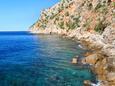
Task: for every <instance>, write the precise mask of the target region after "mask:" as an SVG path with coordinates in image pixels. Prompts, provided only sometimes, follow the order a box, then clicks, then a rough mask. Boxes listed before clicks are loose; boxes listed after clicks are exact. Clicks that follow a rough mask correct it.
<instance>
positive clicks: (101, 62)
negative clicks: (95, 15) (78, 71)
mask: <svg viewBox="0 0 115 86" xmlns="http://www.w3.org/2000/svg"><path fill="white" fill-rule="evenodd" d="M105 31H106V30H105ZM30 32H31V33H34V34H53V33H55V34H58V35H61V36H65V37H68V38H70V39H74V40H75V41H79V42H80V43H81V44H83V45H84V46H85V47H87V48H88V49H90V50H92V51H93V53H90V54H89V55H87V56H86V57H85V58H84V59H83V60H82V63H83V64H86V63H88V64H91V65H93V67H92V68H91V69H92V71H93V72H94V73H95V74H96V75H97V78H98V80H99V82H98V84H99V86H112V85H114V84H115V82H114V78H115V77H114V74H115V73H114V70H113V71H111V72H110V71H108V68H109V67H110V63H108V60H109V58H110V57H111V56H114V54H115V53H114V52H115V48H112V50H111V49H110V48H109V50H108V48H107V47H109V46H110V45H109V44H106V43H105V42H104V41H105V40H104V39H103V36H102V35H99V34H97V33H95V34H94V33H90V32H87V31H83V30H82V29H81V28H78V29H76V30H70V31H67V30H62V29H48V28H47V29H44V30H42V29H39V30H37V31H30ZM112 66H113V67H114V65H112ZM111 74H112V75H113V76H111V77H110V75H111Z"/></svg>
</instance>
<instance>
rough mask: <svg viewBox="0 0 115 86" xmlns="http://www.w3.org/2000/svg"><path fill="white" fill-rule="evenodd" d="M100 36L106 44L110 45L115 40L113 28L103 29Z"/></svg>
mask: <svg viewBox="0 0 115 86" xmlns="http://www.w3.org/2000/svg"><path fill="white" fill-rule="evenodd" d="M102 36H103V38H104V39H105V42H106V43H112V42H113V41H114V40H115V27H112V26H108V27H107V28H105V30H104V32H103V34H102Z"/></svg>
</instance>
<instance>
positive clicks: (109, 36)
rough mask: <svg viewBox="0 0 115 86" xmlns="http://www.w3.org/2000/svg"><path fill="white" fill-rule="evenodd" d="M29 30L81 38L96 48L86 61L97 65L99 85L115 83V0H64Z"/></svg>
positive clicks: (43, 12) (112, 84) (109, 85)
mask: <svg viewBox="0 0 115 86" xmlns="http://www.w3.org/2000/svg"><path fill="white" fill-rule="evenodd" d="M30 31H31V32H33V33H44V34H51V33H57V34H61V35H65V36H68V37H71V38H76V39H77V40H80V41H81V42H82V43H84V44H85V45H86V46H88V48H90V49H93V50H94V52H93V54H91V55H88V56H87V57H86V58H85V59H83V63H89V64H92V65H93V66H94V67H93V69H92V70H94V71H95V73H96V74H97V77H98V79H99V80H100V81H101V84H100V86H115V0H61V1H60V2H58V3H57V4H55V5H54V6H53V7H51V8H48V9H45V10H43V11H42V13H41V16H40V18H39V20H38V21H37V22H36V23H35V24H33V25H32V26H31V27H30Z"/></svg>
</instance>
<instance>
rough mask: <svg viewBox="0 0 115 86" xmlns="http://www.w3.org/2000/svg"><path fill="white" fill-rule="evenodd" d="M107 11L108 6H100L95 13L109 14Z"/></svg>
mask: <svg viewBox="0 0 115 86" xmlns="http://www.w3.org/2000/svg"><path fill="white" fill-rule="evenodd" d="M107 9H108V7H107V6H106V5H101V4H98V5H97V7H96V8H95V11H97V12H100V13H102V14H107V12H108V11H107Z"/></svg>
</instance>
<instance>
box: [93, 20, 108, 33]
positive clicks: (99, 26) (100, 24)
mask: <svg viewBox="0 0 115 86" xmlns="http://www.w3.org/2000/svg"><path fill="white" fill-rule="evenodd" d="M106 26H107V24H103V22H102V21H100V22H98V23H97V25H96V26H95V29H94V30H95V31H96V32H98V33H102V32H103V31H104V29H105V28H106Z"/></svg>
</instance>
